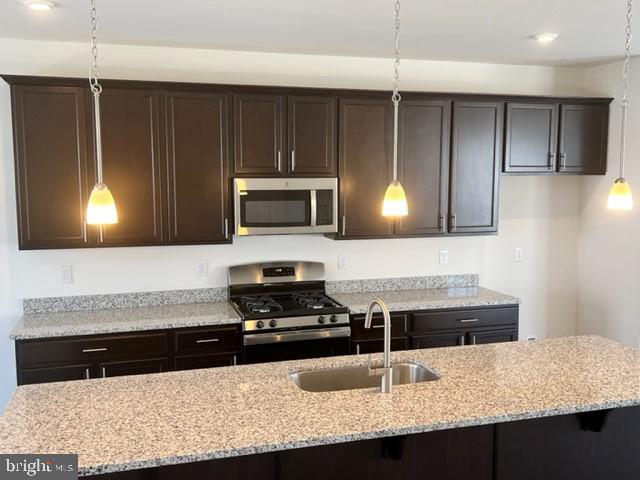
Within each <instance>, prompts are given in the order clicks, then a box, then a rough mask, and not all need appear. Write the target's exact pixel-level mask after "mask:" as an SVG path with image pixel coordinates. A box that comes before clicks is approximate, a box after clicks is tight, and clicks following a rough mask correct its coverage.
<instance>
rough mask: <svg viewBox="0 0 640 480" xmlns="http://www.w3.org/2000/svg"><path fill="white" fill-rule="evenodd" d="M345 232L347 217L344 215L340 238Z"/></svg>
mask: <svg viewBox="0 0 640 480" xmlns="http://www.w3.org/2000/svg"><path fill="white" fill-rule="evenodd" d="M346 230H347V217H346V215H343V216H342V236H344V235H345V232H346Z"/></svg>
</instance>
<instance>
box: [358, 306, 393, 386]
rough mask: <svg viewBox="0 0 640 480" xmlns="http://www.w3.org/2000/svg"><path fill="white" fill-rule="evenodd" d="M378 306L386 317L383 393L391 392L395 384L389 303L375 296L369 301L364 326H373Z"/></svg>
mask: <svg viewBox="0 0 640 480" xmlns="http://www.w3.org/2000/svg"><path fill="white" fill-rule="evenodd" d="M376 306H378V307H380V310H381V311H382V316H383V318H384V366H383V368H382V370H383V374H382V379H381V384H380V391H381V392H382V393H390V392H391V385H393V369H392V368H391V315H390V314H389V309H388V308H387V304H386V303H384V300H382V299H380V298H374V299H373V300H371V302H369V305H368V306H367V313H366V315H365V317H364V327H365V328H371V320H372V318H373V311H374V310H375V308H376Z"/></svg>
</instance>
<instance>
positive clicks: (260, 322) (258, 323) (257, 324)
mask: <svg viewBox="0 0 640 480" xmlns="http://www.w3.org/2000/svg"><path fill="white" fill-rule="evenodd" d="M256 327H258V328H262V327H264V322H263V321H262V320H258V321H257V322H256Z"/></svg>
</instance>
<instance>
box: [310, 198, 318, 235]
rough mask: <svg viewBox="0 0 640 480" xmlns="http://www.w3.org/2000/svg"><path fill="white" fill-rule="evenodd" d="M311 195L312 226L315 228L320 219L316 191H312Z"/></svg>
mask: <svg viewBox="0 0 640 480" xmlns="http://www.w3.org/2000/svg"><path fill="white" fill-rule="evenodd" d="M309 193H310V194H311V226H312V227H315V226H316V222H317V219H318V216H317V210H318V200H317V197H316V191H315V190H310V191H309Z"/></svg>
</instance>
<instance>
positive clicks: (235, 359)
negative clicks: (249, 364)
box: [233, 355, 238, 365]
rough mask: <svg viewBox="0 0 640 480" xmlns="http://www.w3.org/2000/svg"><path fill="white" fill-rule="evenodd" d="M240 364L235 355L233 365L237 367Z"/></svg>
mask: <svg viewBox="0 0 640 480" xmlns="http://www.w3.org/2000/svg"><path fill="white" fill-rule="evenodd" d="M237 364H238V358H237V357H236V356H235V355H234V356H233V365H237Z"/></svg>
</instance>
